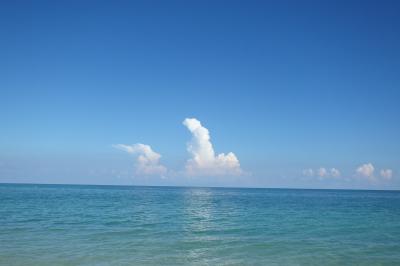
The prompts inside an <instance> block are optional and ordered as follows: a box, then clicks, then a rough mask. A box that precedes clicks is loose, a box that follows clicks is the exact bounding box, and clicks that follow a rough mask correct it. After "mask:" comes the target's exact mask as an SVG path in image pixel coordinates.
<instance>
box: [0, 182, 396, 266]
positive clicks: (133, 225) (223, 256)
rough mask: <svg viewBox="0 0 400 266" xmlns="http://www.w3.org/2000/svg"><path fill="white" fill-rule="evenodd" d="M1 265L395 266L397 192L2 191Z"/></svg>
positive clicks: (53, 187)
mask: <svg viewBox="0 0 400 266" xmlns="http://www.w3.org/2000/svg"><path fill="white" fill-rule="evenodd" d="M0 265H41V266H44V265H400V192H394V191H344V190H291V189H229V188H174V187H128V186H126V187H124V186H69V185H11V184H4V185H0Z"/></svg>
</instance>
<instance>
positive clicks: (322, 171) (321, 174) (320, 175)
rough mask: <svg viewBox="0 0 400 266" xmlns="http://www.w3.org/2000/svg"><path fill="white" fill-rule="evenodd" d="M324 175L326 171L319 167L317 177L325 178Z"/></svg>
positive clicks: (326, 173)
mask: <svg viewBox="0 0 400 266" xmlns="http://www.w3.org/2000/svg"><path fill="white" fill-rule="evenodd" d="M326 175H328V171H326V169H325V168H324V167H321V168H319V169H318V176H319V177H325V176H326Z"/></svg>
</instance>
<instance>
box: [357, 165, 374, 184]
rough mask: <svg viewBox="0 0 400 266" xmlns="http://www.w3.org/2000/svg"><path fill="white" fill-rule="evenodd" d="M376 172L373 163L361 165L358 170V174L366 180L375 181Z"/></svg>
mask: <svg viewBox="0 0 400 266" xmlns="http://www.w3.org/2000/svg"><path fill="white" fill-rule="evenodd" d="M374 171H375V168H374V166H373V165H372V164H371V163H366V164H363V165H360V166H359V167H358V168H357V169H356V174H357V175H358V176H360V177H366V178H369V179H371V180H373V179H374Z"/></svg>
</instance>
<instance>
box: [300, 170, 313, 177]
mask: <svg viewBox="0 0 400 266" xmlns="http://www.w3.org/2000/svg"><path fill="white" fill-rule="evenodd" d="M302 173H303V175H305V176H310V177H311V176H314V170H313V169H311V168H308V169H304V170H303V172H302Z"/></svg>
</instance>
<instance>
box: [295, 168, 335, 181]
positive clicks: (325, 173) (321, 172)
mask: <svg viewBox="0 0 400 266" xmlns="http://www.w3.org/2000/svg"><path fill="white" fill-rule="evenodd" d="M302 173H303V175H304V176H308V177H313V176H315V175H316V176H318V177H319V178H320V179H323V178H328V177H339V176H340V171H339V170H338V169H336V168H331V169H330V170H328V169H326V168H325V167H320V168H318V169H317V170H313V169H311V168H308V169H304V170H303V171H302Z"/></svg>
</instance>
